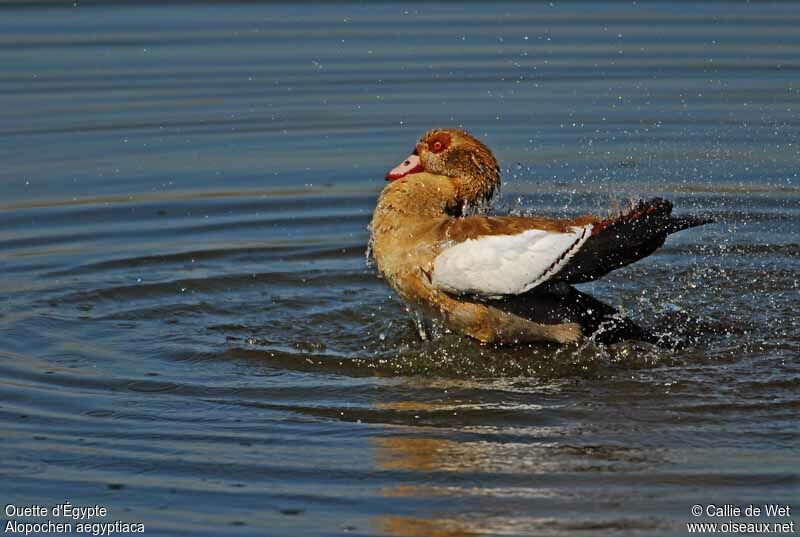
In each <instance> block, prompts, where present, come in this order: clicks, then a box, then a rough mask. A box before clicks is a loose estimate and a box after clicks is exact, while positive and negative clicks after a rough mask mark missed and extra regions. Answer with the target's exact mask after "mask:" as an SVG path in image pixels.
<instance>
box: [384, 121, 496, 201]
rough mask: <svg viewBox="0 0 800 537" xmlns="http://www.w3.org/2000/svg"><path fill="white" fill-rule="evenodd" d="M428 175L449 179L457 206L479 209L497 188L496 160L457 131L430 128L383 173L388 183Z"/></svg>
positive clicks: (472, 140)
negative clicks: (455, 196) (409, 153)
mask: <svg viewBox="0 0 800 537" xmlns="http://www.w3.org/2000/svg"><path fill="white" fill-rule="evenodd" d="M418 172H428V173H432V174H436V175H443V176H445V177H448V178H450V180H451V181H453V183H454V185H455V191H456V193H457V196H458V200H457V202H458V205H459V206H460V207H461V208H462V210H463V209H464V208H466V207H480V206H481V205H484V204H485V203H486V202H488V201H490V200H491V198H492V196H493V195H494V193H495V191H496V190H497V189H498V188H499V186H500V167H499V166H498V164H497V160H496V159H495V158H494V155H493V154H492V152H491V151H490V150H489V148H488V147H486V146H485V145H483V143H481V142H480V141H479V140H478V139H477V138H475V137H474V136H472V135H471V134H469V133H468V132H466V131H463V130H458V129H433V130H430V131H428V132H426V133H425V134H423V135H422V137H421V138H420V139H419V141H418V142H417V144H416V145H415V146H414V151H413V153H412V154H411V155H409V156H408V157H407V158H406V159H405V160H404V161H403V162H401V163H400V164H399V165H397V166H396V167H395V168H393V169H392V170H390V171H389V173H387V174H386V180H387V181H396V180H398V179H402V178H404V177H406V176H408V175H411V174H414V173H418Z"/></svg>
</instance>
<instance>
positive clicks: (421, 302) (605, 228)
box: [370, 129, 708, 344]
mask: <svg viewBox="0 0 800 537" xmlns="http://www.w3.org/2000/svg"><path fill="white" fill-rule="evenodd" d="M386 179H387V180H388V181H389V184H388V185H386V187H385V188H384V189H383V192H381V195H380V198H379V199H378V204H377V207H376V208H375V212H374V214H373V217H372V223H371V224H370V229H371V242H372V252H373V256H374V259H375V262H376V265H377V268H378V271H379V272H380V273H381V274H382V275H383V277H384V278H385V279H386V281H387V282H388V283H389V285H391V287H392V288H393V289H394V290H395V291H396V292H397V293H398V294H399V295H400V296H401V297H402V298H403V300H405V301H406V302H408V303H409V304H410V305H412V306H413V307H415V308H418V309H421V310H422V312H423V313H424V314H427V315H435V316H437V317H440V318H441V319H442V320H443V321H444V324H445V326H446V327H447V328H449V329H450V330H452V331H455V332H460V333H463V334H466V335H468V336H470V337H472V338H475V339H477V340H479V341H481V342H484V343H501V344H509V343H510V344H513V343H521V342H532V341H550V342H558V343H567V342H576V341H578V340H580V339H582V337H584V336H585V335H588V333H587V332H589V331H591V330H596V329H597V326H598V325H599V324H601V323H602V322H603V321H605V320H608V319H609V318H611V317H612V316H614V314H615V313H616V311H615V310H614V309H613V308H611V307H610V306H606V305H605V304H602V303H600V302H598V301H596V300H594V299H592V298H591V297H589V296H587V295H585V294H583V293H580V292H578V291H576V290H575V289H573V288H572V287H570V285H569V284H573V283H581V282H587V281H590V280H594V279H597V278H599V277H601V276H603V275H605V274H607V273H609V272H610V271H612V270H614V269H617V268H619V267H623V266H625V265H628V264H630V263H633V262H634V261H637V260H639V259H642V258H643V257H646V256H648V255H650V254H651V253H653V251H655V250H656V249H657V248H658V247H659V246H661V245H662V244H663V243H664V240H665V239H666V237H667V235H669V234H670V233H675V232H676V231H680V230H682V229H686V228H690V227H693V226H697V225H701V224H704V223H706V222H708V220H703V219H700V218H694V217H688V218H676V217H673V216H671V212H672V204H671V203H669V202H668V201H665V200H662V199H653V200H650V201H646V202H639V204H638V205H637V206H636V207H634V208H633V209H631V210H630V211H629V212H628V213H627V214H625V215H620V216H617V217H614V218H607V219H603V218H599V217H595V216H582V217H579V218H576V219H574V220H559V219H551V218H536V217H519V216H483V215H481V214H471V213H474V212H475V208H476V207H481V206H482V205H485V204H487V203H488V202H489V201H490V200H491V198H492V196H493V194H494V192H495V191H496V190H497V188H498V186H499V184H500V168H499V166H498V164H497V160H496V159H495V157H494V156H493V155H492V153H491V151H490V150H489V149H488V148H487V147H486V146H485V145H483V144H482V143H481V142H480V141H478V140H477V139H476V138H474V137H473V136H471V135H470V134H469V133H467V132H465V131H462V130H455V129H434V130H431V131H429V132H427V133H425V134H424V135H423V136H422V138H420V140H419V141H418V142H417V144H416V146H415V149H414V152H413V153H412V154H411V155H410V156H409V157H408V158H407V159H405V160H404V161H403V162H402V163H401V164H400V165H398V166H397V167H395V168H394V169H392V170H391V171H389V173H388V174H387V175H386ZM626 322H627V321H623V323H622V324H625V323H626ZM624 328H625V330H623V332H624V333H625V334H627V335H629V336H630V337H639V336H641V335H642V334H641V331H640V329H638V327H636V326H635V325H633V324H632V323H629V324H627V325H626V326H625V327H624Z"/></svg>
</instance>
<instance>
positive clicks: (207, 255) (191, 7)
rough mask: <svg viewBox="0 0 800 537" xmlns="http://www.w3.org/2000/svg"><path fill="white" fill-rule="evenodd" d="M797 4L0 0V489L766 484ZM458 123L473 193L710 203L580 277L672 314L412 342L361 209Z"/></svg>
mask: <svg viewBox="0 0 800 537" xmlns="http://www.w3.org/2000/svg"><path fill="white" fill-rule="evenodd" d="M798 25H800V11H799V10H797V7H796V6H795V5H792V4H789V3H786V4H777V5H775V4H758V5H745V4H726V3H722V2H718V3H711V4H708V5H693V4H689V3H680V4H675V5H670V4H648V5H647V6H644V5H638V4H622V3H619V4H612V5H596V4H579V3H566V4H562V3H554V4H550V5H548V4H537V5H527V4H523V3H510V4H496V5H495V4H493V5H487V6H484V5H479V4H472V3H468V4H463V5H461V4H459V5H457V4H419V5H413V4H405V3H403V4H393V3H382V4H380V5H369V6H367V5H356V4H343V3H331V4H328V3H323V4H309V5H288V4H260V3H242V4H230V5H229V4H222V3H219V4H217V3H170V4H166V5H157V3H146V4H140V5H136V4H133V3H131V4H116V5H114V6H103V5H88V4H87V5H84V4H83V3H81V2H78V6H77V7H63V6H57V7H54V6H52V5H50V4H48V3H46V2H43V3H30V4H29V3H25V2H4V3H2V4H0V65H2V67H3V68H2V70H0V109H2V114H0V141H2V143H0V161H2V162H3V166H2V169H0V185H2V196H1V197H0V271H2V276H3V277H2V279H0V420H1V421H0V423H2V442H0V461H2V462H0V499H2V500H3V503H4V504H9V503H13V504H15V505H17V506H24V505H31V504H39V505H44V506H50V507H52V506H54V505H56V504H58V503H63V502H64V501H67V500H69V501H70V502H72V504H74V505H94V504H99V505H104V506H106V507H107V508H108V510H109V515H108V517H106V518H105V519H103V521H113V520H125V521H128V522H141V523H144V524H145V531H146V534H147V535H168V534H170V535H172V534H185V535H221V534H241V535H246V534H252V535H264V534H269V535H287V536H299V535H339V534H343V535H344V534H346V535H426V536H429V535H442V536H444V535H452V536H462V535H475V534H486V535H531V534H536V535H559V536H560V535H575V534H576V532H578V533H580V534H592V535H614V534H625V535H653V534H658V535H673V534H674V535H684V534H686V528H685V523H686V522H691V521H709V520H713V519H712V518H710V517H705V516H703V517H699V518H695V517H693V516H692V515H691V513H690V508H691V506H692V505H694V504H702V505H706V504H708V503H716V504H719V505H723V504H735V505H743V506H746V505H747V504H749V503H763V502H771V503H789V504H791V503H792V501H794V502H795V503H797V501H796V500H797V498H798V494H797V491H798V484H799V483H800V477H799V475H798V449H797V445H798V432H799V430H800V428H799V427H798V420H797V416H798V409H800V396H799V395H798V393H800V391H799V390H798V387H799V386H800V361H799V360H798V355H800V353H798V350H800V329H799V328H798V322H797V313H796V312H797V304H798V273H799V272H798V268H800V189H798V156H800V143H799V142H798V140H800V115H799V114H798V111H800V85H798V80H799V79H800V77H799V76H798V75H799V74H800V61H799V60H798V58H800V55H799V54H798V53H799V52H800V33H798V32H797V28H798ZM459 125H460V126H464V127H466V128H468V129H470V130H471V131H472V132H474V133H475V134H477V135H478V136H480V137H482V138H483V139H484V140H485V141H486V143H487V144H488V145H489V146H490V147H492V148H493V149H494V150H495V151H496V154H497V156H498V158H499V159H500V161H501V162H502V164H503V167H504V188H503V198H502V199H501V205H502V206H503V207H504V208H505V209H509V210H517V211H535V212H537V213H544V214H551V215H568V214H577V213H579V212H585V211H594V212H602V211H605V210H607V209H608V208H609V207H611V206H612V201H613V200H623V201H624V200H626V199H627V198H628V197H630V196H634V197H637V196H648V195H662V196H666V197H668V198H670V199H671V200H672V201H673V202H675V204H676V207H677V208H678V212H703V213H706V214H711V215H713V216H714V217H715V218H716V219H717V220H718V223H716V224H714V225H709V226H705V227H703V228H700V229H695V230H691V231H687V232H683V233H681V234H679V235H676V236H673V237H672V238H671V239H670V240H669V241H668V242H667V244H666V246H665V247H664V248H663V249H662V250H660V251H659V252H658V254H657V255H654V256H653V257H651V258H648V259H647V260H645V261H643V262H640V263H638V264H636V265H634V266H632V267H629V268H626V269H623V270H620V271H618V272H616V273H614V274H613V275H611V276H609V277H608V278H605V279H604V280H602V281H600V282H596V283H593V284H590V285H584V286H581V288H582V289H583V290H586V291H589V292H591V293H592V294H594V295H595V296H597V297H599V298H601V299H603V300H605V301H607V302H610V303H612V304H615V305H617V306H620V307H621V308H622V309H623V310H624V311H625V312H626V313H627V314H629V315H631V316H632V317H634V318H636V319H637V320H639V321H640V322H641V323H643V324H646V325H648V326H651V327H655V328H656V329H657V330H659V331H660V332H661V333H664V334H668V335H670V337H673V338H674V339H675V340H676V341H679V342H681V345H682V346H681V347H679V348H677V349H675V350H665V349H656V348H653V347H651V346H648V345H645V344H638V343H624V344H621V345H618V346H615V347H612V348H603V347H598V346H595V345H591V344H589V345H586V346H584V347H583V348H581V349H578V350H575V349H557V348H554V347H547V346H540V347H536V346H534V347H525V348H521V349H511V348H506V349H494V348H489V347H481V346H479V345H476V344H475V343H473V342H470V341H463V340H460V339H459V338H457V337H454V336H445V337H443V338H440V339H437V340H434V341H428V342H422V341H420V340H419V338H418V336H417V331H416V328H415V326H414V324H413V321H412V319H411V316H410V315H409V314H408V312H406V311H405V309H404V307H403V305H402V304H401V303H400V302H398V300H397V299H396V298H395V297H394V296H393V294H392V293H391V292H390V291H389V289H388V287H387V286H386V285H385V283H384V282H383V281H381V280H380V279H379V278H378V277H377V275H376V273H375V270H374V268H371V267H369V266H368V265H367V264H365V259H364V252H365V249H366V243H367V238H368V235H367V229H366V226H367V223H368V222H369V218H370V215H371V211H372V208H373V206H374V203H375V200H376V196H377V194H378V192H379V191H380V189H381V188H382V186H383V181H382V177H383V174H384V173H385V171H386V170H387V169H388V168H390V167H392V166H394V165H395V164H396V163H397V162H398V161H399V159H401V158H403V157H404V156H405V155H406V154H407V151H408V150H409V148H410V147H411V146H412V144H413V142H414V140H415V139H416V137H417V136H418V135H419V134H420V133H421V132H423V131H424V130H426V129H428V128H430V127H433V126H459ZM23 519H24V520H28V521H29V522H35V521H41V520H39V519H36V518H35V517H34V518H30V517H29V518H27V519H25V518H24V517H22V518H18V520H23ZM725 520H730V517H727V518H725V519H724V520H722V519H720V520H717V521H718V522H723V521H725ZM735 520H742V519H735ZM757 520H758V521H767V520H768V519H766V518H764V517H761V518H759V519H757ZM770 520H774V521H780V520H781V519H770ZM783 520H784V521H788V520H789V519H783Z"/></svg>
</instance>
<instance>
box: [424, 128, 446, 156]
mask: <svg viewBox="0 0 800 537" xmlns="http://www.w3.org/2000/svg"><path fill="white" fill-rule="evenodd" d="M427 143H428V150H429V151H431V152H433V153H441V152H442V151H444V150H445V149H447V148H448V147H449V146H450V135H449V134H447V133H446V132H440V133H437V134H434V135H433V136H431V137H430V138H428V140H427Z"/></svg>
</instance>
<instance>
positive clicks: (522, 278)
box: [433, 225, 592, 296]
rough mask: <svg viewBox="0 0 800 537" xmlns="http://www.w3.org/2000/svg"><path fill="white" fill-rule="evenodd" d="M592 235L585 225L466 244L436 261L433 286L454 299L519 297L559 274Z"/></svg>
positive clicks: (472, 241) (454, 248)
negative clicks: (467, 295) (468, 295)
mask: <svg viewBox="0 0 800 537" xmlns="http://www.w3.org/2000/svg"><path fill="white" fill-rule="evenodd" d="M591 236H592V226H591V225H587V226H581V227H573V228H571V231H570V232H567V233H559V232H553V231H542V230H540V229H531V230H528V231H525V232H523V233H518V234H516V235H489V236H486V237H481V238H479V239H468V240H466V241H464V242H460V243H458V244H456V245H453V246H451V247H449V248H447V249H445V250H443V251H442V253H440V254H439V255H438V256H437V257H436V259H435V260H434V262H433V285H434V287H436V288H438V289H441V290H443V291H447V292H448V293H454V294H463V293H472V294H479V295H484V296H498V295H518V294H520V293H524V292H526V291H530V290H531V289H533V288H534V287H536V286H538V285H541V284H542V283H544V282H546V281H547V280H548V279H550V277H552V276H553V275H554V274H556V273H558V271H559V270H561V268H562V267H563V266H564V265H565V264H566V263H567V261H569V260H570V259H571V258H572V256H574V255H575V252H577V251H578V250H579V249H580V248H581V246H583V244H584V243H585V242H586V241H587V239H589V237H591Z"/></svg>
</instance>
